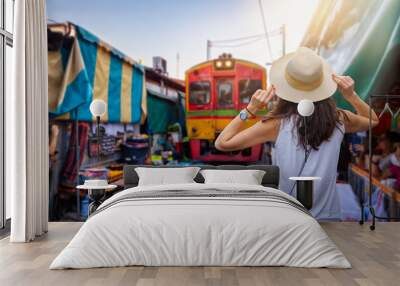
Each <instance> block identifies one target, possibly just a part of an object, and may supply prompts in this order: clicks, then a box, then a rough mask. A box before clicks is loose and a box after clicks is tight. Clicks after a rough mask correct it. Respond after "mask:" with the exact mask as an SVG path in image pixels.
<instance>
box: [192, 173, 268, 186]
mask: <svg viewBox="0 0 400 286" xmlns="http://www.w3.org/2000/svg"><path fill="white" fill-rule="evenodd" d="M200 173H201V175H202V176H203V177H204V183H206V184H212V183H229V184H232V183H233V184H246V185H261V182H262V179H263V177H264V175H265V171H261V170H202V171H201V172H200Z"/></svg>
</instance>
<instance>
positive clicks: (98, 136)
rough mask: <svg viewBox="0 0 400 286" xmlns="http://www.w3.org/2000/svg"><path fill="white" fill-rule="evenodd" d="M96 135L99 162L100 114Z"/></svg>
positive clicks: (98, 160) (97, 117) (97, 120)
mask: <svg viewBox="0 0 400 286" xmlns="http://www.w3.org/2000/svg"><path fill="white" fill-rule="evenodd" d="M96 123H97V129H96V133H97V134H96V136H97V162H100V116H96Z"/></svg>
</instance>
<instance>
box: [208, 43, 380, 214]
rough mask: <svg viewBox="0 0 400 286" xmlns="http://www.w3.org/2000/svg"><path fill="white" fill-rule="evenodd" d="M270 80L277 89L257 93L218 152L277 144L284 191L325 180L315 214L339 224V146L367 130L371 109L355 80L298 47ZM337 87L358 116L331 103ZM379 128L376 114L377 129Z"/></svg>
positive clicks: (318, 184) (318, 191)
mask: <svg viewBox="0 0 400 286" xmlns="http://www.w3.org/2000/svg"><path fill="white" fill-rule="evenodd" d="M270 79H271V83H272V87H270V88H269V89H268V91H264V90H258V91H256V92H255V93H254V94H253V96H252V98H251V100H250V103H249V104H248V106H247V108H246V109H244V110H242V111H241V112H240V114H239V115H238V116H237V117H236V118H234V119H233V120H232V121H231V122H230V123H229V125H228V126H227V127H226V128H225V129H224V130H223V132H222V133H221V134H220V135H219V137H218V138H217V140H216V143H215V144H216V148H217V149H219V150H222V151H233V150H241V149H244V148H247V147H250V146H253V145H256V144H261V143H264V142H267V141H269V142H273V143H275V148H274V156H273V157H274V164H276V165H278V166H279V167H280V189H281V190H282V191H284V192H286V193H289V194H291V195H294V192H295V190H293V189H294V183H293V182H292V181H290V180H289V177H291V176H318V177H321V180H319V181H316V182H315V188H314V202H313V208H312V209H311V213H312V214H313V215H314V217H316V218H317V219H321V220H332V219H340V204H339V197H338V195H337V193H336V188H335V187H336V175H337V164H338V158H339V151H340V144H341V141H342V139H343V135H344V133H345V132H358V131H363V130H367V129H368V124H369V119H368V116H369V106H368V105H367V104H366V103H365V102H363V101H362V100H361V99H360V98H359V97H358V96H357V94H356V93H355V92H354V81H353V80H352V79H351V78H350V77H347V76H336V75H334V74H333V73H332V70H331V68H330V66H329V65H328V64H327V63H326V62H325V61H324V60H323V59H322V58H321V57H319V56H318V55H317V54H316V53H315V52H313V51H312V50H310V49H308V48H304V47H302V48H299V49H298V50H297V51H296V52H294V53H291V54H288V55H286V56H284V57H282V58H280V59H279V60H277V61H275V62H274V63H273V65H272V67H271V72H270ZM336 88H338V89H339V91H340V92H341V94H342V96H343V97H344V98H345V99H346V100H347V101H348V102H349V103H350V104H351V105H352V106H353V107H354V109H355V111H356V113H353V112H350V111H347V110H339V109H337V108H336V105H335V102H334V101H333V99H331V98H330V97H331V95H332V94H334V92H335V91H336ZM275 95H276V96H278V102H277V104H276V105H275V106H274V107H273V108H272V110H271V111H270V112H269V114H268V116H267V117H266V118H264V119H263V120H261V121H259V122H258V123H256V124H255V125H253V126H252V127H250V128H247V129H244V126H245V123H244V122H245V121H246V120H247V118H250V117H254V114H256V113H257V111H259V110H261V109H263V108H265V107H266V106H269V103H270V102H271V101H272V100H273V98H274V97H275ZM303 99H308V100H310V101H312V102H313V103H314V113H313V114H312V115H311V116H309V117H307V118H306V130H307V134H306V136H305V132H304V126H303V125H304V119H303V118H302V117H301V116H299V115H298V113H297V103H299V102H300V101H301V100H303ZM378 123H379V119H378V117H377V116H376V114H375V112H373V111H372V125H373V126H376V125H377V124H378ZM306 154H307V155H306ZM306 157H307V159H306Z"/></svg>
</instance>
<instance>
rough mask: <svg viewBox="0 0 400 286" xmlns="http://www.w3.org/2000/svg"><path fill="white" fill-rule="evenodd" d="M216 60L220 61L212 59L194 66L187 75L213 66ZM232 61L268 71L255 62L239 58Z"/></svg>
mask: <svg viewBox="0 0 400 286" xmlns="http://www.w3.org/2000/svg"><path fill="white" fill-rule="evenodd" d="M216 60H218V58H215V59H212V60H208V61H204V62H201V63H199V64H197V65H194V66H192V67H191V68H189V69H187V70H186V72H185V73H189V72H191V71H193V70H195V69H198V68H200V67H202V66H206V65H208V64H212V63H213V62H214V61H216ZM232 60H235V61H236V62H238V61H239V62H241V63H244V64H248V65H252V66H257V67H259V68H260V69H263V70H266V68H265V67H263V66H261V65H259V64H257V63H254V62H250V61H247V60H242V59H237V58H232Z"/></svg>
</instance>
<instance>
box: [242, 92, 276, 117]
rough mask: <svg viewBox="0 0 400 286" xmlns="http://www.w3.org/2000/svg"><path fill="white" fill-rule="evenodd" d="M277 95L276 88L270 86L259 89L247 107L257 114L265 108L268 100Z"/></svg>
mask: <svg viewBox="0 0 400 286" xmlns="http://www.w3.org/2000/svg"><path fill="white" fill-rule="evenodd" d="M274 96H275V88H274V87H273V86H270V87H269V88H268V89H267V90H262V89H258V90H257V91H256V92H255V93H254V94H253V95H252V96H251V99H250V102H249V104H248V105H247V109H248V110H249V111H250V112H251V113H253V114H255V113H256V112H257V111H259V110H261V109H263V108H265V107H266V106H267V105H268V102H270V101H271V100H272V98H273V97H274Z"/></svg>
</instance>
